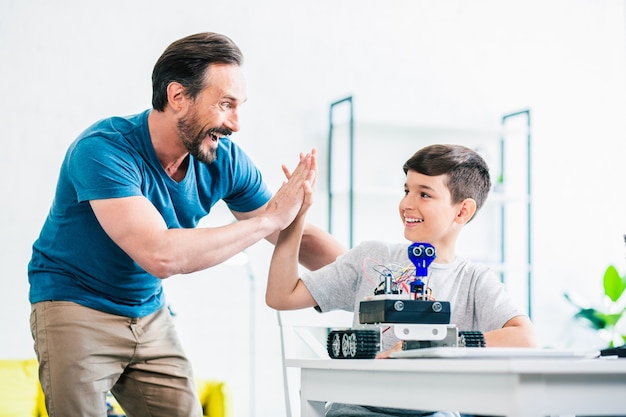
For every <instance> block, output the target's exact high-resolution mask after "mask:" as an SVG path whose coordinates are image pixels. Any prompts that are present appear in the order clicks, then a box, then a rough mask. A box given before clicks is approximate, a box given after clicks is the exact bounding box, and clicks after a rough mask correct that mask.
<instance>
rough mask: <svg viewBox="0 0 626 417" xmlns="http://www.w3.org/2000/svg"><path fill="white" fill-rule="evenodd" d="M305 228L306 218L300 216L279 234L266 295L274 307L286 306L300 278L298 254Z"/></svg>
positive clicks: (267, 300) (283, 307)
mask: <svg viewBox="0 0 626 417" xmlns="http://www.w3.org/2000/svg"><path fill="white" fill-rule="evenodd" d="M303 228H304V219H303V218H300V217H298V218H296V220H294V222H293V223H292V224H291V225H290V226H288V227H287V228H286V229H285V230H283V231H282V232H280V234H279V235H278V240H277V241H276V245H275V247H274V253H273V254H272V259H271V262H270V267H269V274H268V280H267V291H266V295H265V299H266V303H267V305H268V306H270V307H272V308H275V309H278V310H282V309H285V308H286V306H287V305H288V304H289V298H290V296H291V295H292V294H293V291H294V290H295V288H296V286H297V284H298V280H299V279H300V278H299V274H298V255H299V252H300V244H301V241H302V230H303Z"/></svg>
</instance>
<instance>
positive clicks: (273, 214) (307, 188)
mask: <svg viewBox="0 0 626 417" xmlns="http://www.w3.org/2000/svg"><path fill="white" fill-rule="evenodd" d="M282 169H283V173H284V174H285V177H286V178H287V180H286V181H285V182H283V184H282V186H281V187H280V188H279V189H278V191H277V192H276V194H274V196H273V197H272V199H271V200H270V201H269V203H268V205H267V208H266V211H265V215H266V216H268V218H270V219H272V220H273V221H274V222H275V224H276V226H277V228H278V230H284V229H285V228H286V227H287V226H289V225H290V224H291V222H293V220H294V219H295V218H296V216H297V215H298V213H299V212H300V211H301V210H302V212H303V213H304V212H306V210H307V209H308V208H309V207H310V206H311V204H312V201H313V191H314V188H315V180H316V176H317V155H316V150H315V149H312V150H311V152H310V153H307V154H302V153H301V154H300V161H299V162H298V165H297V166H296V168H295V169H294V170H293V172H291V171H289V169H288V168H287V167H286V166H285V165H283V166H282Z"/></svg>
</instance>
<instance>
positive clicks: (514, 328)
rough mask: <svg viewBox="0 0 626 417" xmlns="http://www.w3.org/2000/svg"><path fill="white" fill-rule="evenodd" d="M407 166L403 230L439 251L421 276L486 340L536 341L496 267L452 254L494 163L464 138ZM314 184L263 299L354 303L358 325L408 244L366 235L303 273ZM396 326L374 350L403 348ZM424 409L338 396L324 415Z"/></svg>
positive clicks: (295, 304) (460, 324) (279, 304)
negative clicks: (363, 305) (362, 307)
mask: <svg viewBox="0 0 626 417" xmlns="http://www.w3.org/2000/svg"><path fill="white" fill-rule="evenodd" d="M403 169H404V172H405V174H406V183H405V185H404V197H403V198H402V199H401V200H400V204H399V214H400V220H401V221H402V222H403V223H404V237H405V238H406V239H407V240H408V241H409V242H427V243H430V244H431V245H433V246H434V247H435V250H436V259H435V260H434V262H433V263H432V264H431V265H430V267H429V272H428V277H426V278H425V279H424V281H425V282H426V283H427V285H428V287H429V288H430V290H431V291H432V296H433V298H435V299H439V300H442V301H443V300H445V301H450V304H451V308H452V315H451V323H452V324H454V325H456V326H457V328H458V329H459V330H461V331H463V330H475V331H476V330H477V331H481V332H483V333H484V338H485V343H486V345H487V346H488V347H489V346H500V347H503V346H511V347H537V346H538V341H537V338H536V335H535V330H534V326H533V324H532V323H531V321H530V319H529V318H528V317H527V316H526V315H525V314H524V313H523V312H522V311H521V310H520V309H518V308H517V307H516V306H515V305H514V303H513V302H512V301H511V299H510V298H509V296H508V295H507V293H506V291H505V289H504V286H503V285H502V283H501V282H500V280H499V279H498V277H497V275H496V274H495V273H494V272H493V271H491V270H489V269H488V268H487V267H484V266H480V265H475V264H473V263H472V262H470V261H469V260H467V259H464V258H461V257H457V256H456V254H455V244H456V241H457V238H458V236H459V234H460V232H461V230H462V229H463V226H464V225H465V224H467V223H468V222H469V221H470V220H471V219H472V218H473V217H474V215H475V214H476V212H477V211H478V210H479V209H480V208H481V207H482V205H483V203H484V201H485V199H486V198H487V194H488V193H489V189H490V186H491V181H490V178H489V169H488V167H487V164H486V163H485V161H484V160H483V158H482V157H481V156H480V155H478V154H477V153H476V152H474V151H473V150H471V149H469V148H467V147H464V146H459V145H431V146H427V147H425V148H423V149H421V150H419V151H418V152H417V153H415V154H414V155H413V156H412V157H411V158H410V159H409V160H408V161H407V162H406V163H405V164H404V167H403ZM312 185H313V184H307V185H306V191H305V202H304V205H303V207H302V209H301V211H300V213H299V215H298V216H297V217H296V219H295V220H294V222H293V223H292V224H291V225H290V226H289V227H288V228H286V229H285V230H284V231H282V232H281V233H280V235H279V238H278V242H277V244H276V247H275V249H274V254H273V256H272V261H271V264H270V270H269V277H268V283H267V292H266V302H267V304H268V306H270V307H272V308H275V309H277V310H291V309H300V308H306V307H315V308H316V309H318V310H320V311H322V312H324V311H330V310H334V309H342V310H347V311H353V312H355V315H354V324H355V326H357V325H358V324H359V322H358V308H359V302H360V301H362V300H363V299H364V298H365V297H367V296H370V295H373V294H374V290H375V288H376V287H378V285H379V284H380V281H381V278H382V277H381V275H380V273H379V272H378V271H380V270H382V269H385V268H390V267H391V266H393V265H395V266H399V267H400V268H402V267H406V268H411V267H412V263H411V262H410V261H409V259H408V256H407V248H408V244H401V243H400V244H389V243H383V242H377V241H370V242H363V243H361V244H360V245H358V246H356V247H355V248H353V249H351V250H350V251H348V252H347V253H345V254H344V255H341V256H340V257H338V258H337V260H336V261H335V262H334V263H332V264H329V265H327V266H325V267H323V268H321V269H319V270H317V271H312V272H305V273H304V274H302V276H301V277H299V274H298V253H299V246H300V236H301V234H302V230H303V229H302V228H303V225H304V217H305V213H306V210H307V209H308V207H310V205H311V197H312ZM391 333H392V332H385V333H384V334H383V340H382V350H383V353H381V354H379V355H378V356H377V357H379V358H385V357H388V356H389V351H390V350H399V349H401V342H399V341H398V340H397V339H395V337H394V336H393V334H391ZM423 414H426V415H431V413H428V412H421V411H410V410H398V409H380V408H374V407H364V406H363V407H361V406H352V405H343V404H333V405H332V406H331V407H330V408H329V410H328V413H327V417H330V416H387V415H405V416H406V415H412V416H414V415H423ZM437 415H445V414H444V413H441V412H440V413H437Z"/></svg>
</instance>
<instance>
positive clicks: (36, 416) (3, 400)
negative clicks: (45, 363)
mask: <svg viewBox="0 0 626 417" xmlns="http://www.w3.org/2000/svg"><path fill="white" fill-rule="evenodd" d="M38 369H39V364H38V363H37V360H36V359H3V360H0V404H1V405H2V406H1V407H0V417H31V416H32V417H41V416H46V417H47V413H45V409H46V408H45V406H43V407H42V410H43V414H42V412H41V411H40V410H39V404H40V402H39V401H41V402H43V393H42V392H41V388H40V385H39V379H38V375H37V373H38Z"/></svg>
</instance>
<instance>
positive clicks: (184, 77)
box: [152, 32, 243, 111]
mask: <svg viewBox="0 0 626 417" xmlns="http://www.w3.org/2000/svg"><path fill="white" fill-rule="evenodd" d="M211 64H232V65H239V66H241V65H242V64H243V54H242V53H241V50H239V47H238V46H237V45H236V44H235V42H233V41H232V40H231V39H230V38H228V37H226V36H224V35H220V34H218V33H211V32H204V33H197V34H195V35H190V36H187V37H185V38H182V39H179V40H177V41H175V42H173V43H172V44H171V45H170V46H168V47H167V49H166V50H165V51H164V52H163V54H162V55H161V57H160V58H159V59H158V61H157V62H156V64H155V65H154V70H153V71H152V107H153V108H154V109H155V110H158V111H163V110H165V105H166V104H167V86H168V85H169V84H170V83H171V82H173V81H175V82H178V83H180V84H182V85H183V86H184V87H185V89H186V90H187V94H188V95H189V97H191V98H195V97H196V96H197V95H198V93H200V91H202V89H203V88H204V87H205V85H204V77H205V74H206V71H207V69H208V68H209V65H211Z"/></svg>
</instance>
